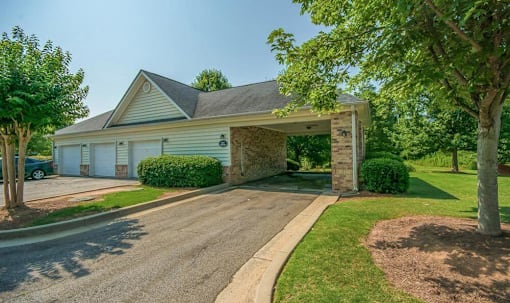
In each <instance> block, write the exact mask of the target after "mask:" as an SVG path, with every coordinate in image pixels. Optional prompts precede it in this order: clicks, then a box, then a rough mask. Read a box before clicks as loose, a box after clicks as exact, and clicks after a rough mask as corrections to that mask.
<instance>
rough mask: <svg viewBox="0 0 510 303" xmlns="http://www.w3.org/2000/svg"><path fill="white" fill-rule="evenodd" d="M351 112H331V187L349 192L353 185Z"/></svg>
mask: <svg viewBox="0 0 510 303" xmlns="http://www.w3.org/2000/svg"><path fill="white" fill-rule="evenodd" d="M351 119H352V118H351V113H350V112H343V113H339V114H331V179H332V184H331V187H332V189H333V190H334V191H340V192H347V191H351V190H352V189H353V186H352V131H351V130H352V127H351Z"/></svg>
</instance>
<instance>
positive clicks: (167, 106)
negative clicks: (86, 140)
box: [105, 71, 190, 127]
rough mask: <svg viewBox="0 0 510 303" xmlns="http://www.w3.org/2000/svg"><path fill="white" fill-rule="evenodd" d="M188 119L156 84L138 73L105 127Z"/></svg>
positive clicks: (145, 75) (142, 72)
mask: <svg viewBox="0 0 510 303" xmlns="http://www.w3.org/2000/svg"><path fill="white" fill-rule="evenodd" d="M189 118H190V116H189V115H188V114H187V113H186V112H185V111H184V110H183V109H182V108H181V107H180V106H179V105H178V104H177V103H176V102H175V101H174V100H173V99H172V98H171V97H170V96H168V95H167V94H166V93H165V92H164V91H163V90H162V89H161V87H160V86H159V85H158V83H156V82H155V81H153V80H152V78H151V77H149V76H148V75H147V74H145V72H144V71H140V72H139V73H138V75H137V76H136V78H135V80H134V81H133V82H132V83H131V85H130V87H129V89H128V90H127V92H126V94H125V95H124V96H123V97H122V99H121V101H120V102H119V104H118V105H117V107H116V108H115V110H114V111H113V114H112V115H111V116H110V119H109V120H108V122H107V123H106V125H105V127H112V126H120V125H130V124H140V123H150V122H159V121H170V120H178V119H189Z"/></svg>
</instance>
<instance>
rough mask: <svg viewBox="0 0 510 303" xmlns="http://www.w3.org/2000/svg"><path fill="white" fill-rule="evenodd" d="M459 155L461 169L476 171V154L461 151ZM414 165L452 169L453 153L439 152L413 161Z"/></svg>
mask: <svg viewBox="0 0 510 303" xmlns="http://www.w3.org/2000/svg"><path fill="white" fill-rule="evenodd" d="M457 155H458V158H457V159H458V161H459V166H460V167H461V168H463V169H474V170H476V152H471V151H463V150H459V151H458V153H457ZM412 163H413V164H415V165H419V166H428V167H452V153H451V152H442V151H438V152H435V153H433V154H430V155H427V156H425V157H423V158H421V159H418V160H412Z"/></svg>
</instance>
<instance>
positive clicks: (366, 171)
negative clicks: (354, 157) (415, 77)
mask: <svg viewBox="0 0 510 303" xmlns="http://www.w3.org/2000/svg"><path fill="white" fill-rule="evenodd" d="M361 178H362V179H363V184H364V185H365V187H366V189H367V190H369V191H372V192H376V193H403V192H405V191H406V190H407V189H408V187H409V172H408V170H407V167H406V166H405V165H404V163H403V162H401V161H397V160H392V159H385V158H376V159H369V160H366V161H364V162H363V164H362V165H361Z"/></svg>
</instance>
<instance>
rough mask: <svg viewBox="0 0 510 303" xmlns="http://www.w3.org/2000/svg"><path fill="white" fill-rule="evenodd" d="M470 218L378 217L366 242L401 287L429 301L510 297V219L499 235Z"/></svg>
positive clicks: (373, 254) (507, 299) (479, 300)
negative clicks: (492, 234) (480, 228)
mask: <svg viewBox="0 0 510 303" xmlns="http://www.w3.org/2000/svg"><path fill="white" fill-rule="evenodd" d="M476 227H477V222H476V221H474V220H468V219H458V218H447V217H432V216H412V217H405V218H400V219H395V220H388V221H383V222H379V223H378V224H376V226H375V227H374V228H373V230H372V231H371V233H370V235H369V236H368V239H367V240H366V242H365V245H366V246H367V247H368V249H369V250H370V252H371V254H372V257H373V259H374V261H375V263H376V264H377V266H379V267H380V268H381V269H382V270H383V271H384V272H385V274H386V276H387V278H388V280H389V281H390V282H391V283H392V284H393V285H394V286H395V287H397V288H399V289H401V290H403V291H405V292H407V293H410V294H412V295H414V296H416V297H418V298H420V299H422V300H424V301H426V302H441V303H443V302H444V303H446V302H479V303H485V302H494V303H496V302H498V303H500V302H510V225H508V224H503V225H502V228H503V235H502V236H500V237H489V236H483V235H480V234H478V233H477V232H476Z"/></svg>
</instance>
